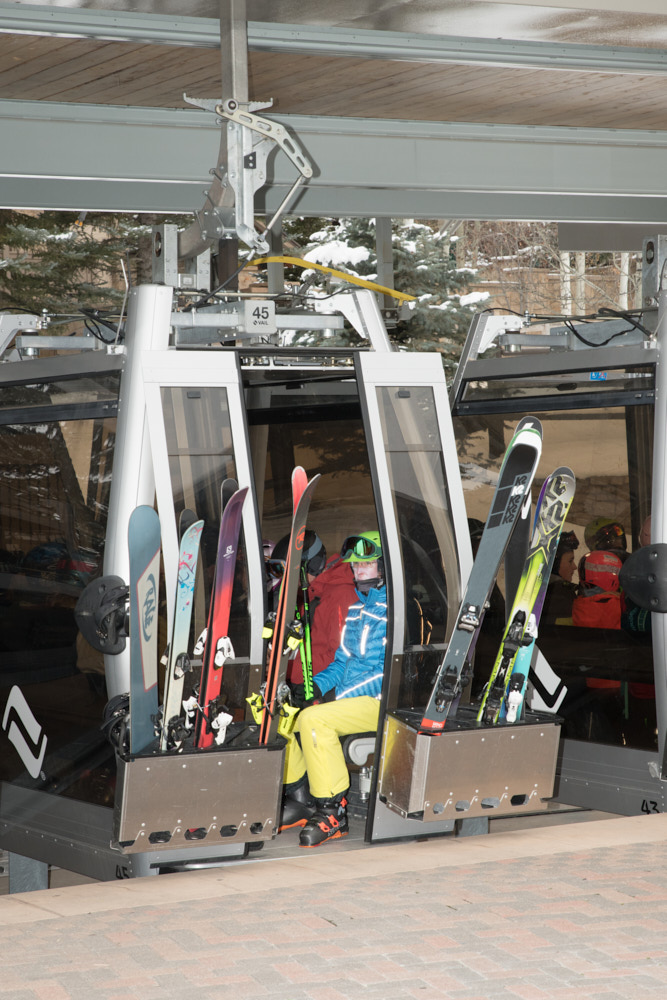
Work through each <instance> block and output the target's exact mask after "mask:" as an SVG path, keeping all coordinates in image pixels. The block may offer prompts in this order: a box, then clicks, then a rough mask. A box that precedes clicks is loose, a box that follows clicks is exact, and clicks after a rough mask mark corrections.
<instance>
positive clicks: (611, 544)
mask: <svg viewBox="0 0 667 1000" xmlns="http://www.w3.org/2000/svg"><path fill="white" fill-rule="evenodd" d="M584 541H585V543H586V545H587V546H588V548H589V549H590V550H591V552H594V551H596V550H599V549H606V550H608V549H616V550H618V549H620V550H621V551H623V552H625V551H626V549H627V547H628V543H627V541H626V538H625V529H624V527H623V525H622V524H620V522H619V521H615V520H614V519H613V518H612V517H596V518H595V520H593V521H591V522H590V523H589V524H587V525H586V527H585V528H584Z"/></svg>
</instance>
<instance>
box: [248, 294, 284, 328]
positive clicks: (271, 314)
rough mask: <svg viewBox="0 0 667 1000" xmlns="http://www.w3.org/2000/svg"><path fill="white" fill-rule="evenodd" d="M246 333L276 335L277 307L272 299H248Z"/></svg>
mask: <svg viewBox="0 0 667 1000" xmlns="http://www.w3.org/2000/svg"><path fill="white" fill-rule="evenodd" d="M244 307H245V317H244V319H245V330H246V333H276V332H277V330H278V327H277V326H276V306H275V302H273V301H272V300H271V299H261V300H260V299H246V301H245V302H244Z"/></svg>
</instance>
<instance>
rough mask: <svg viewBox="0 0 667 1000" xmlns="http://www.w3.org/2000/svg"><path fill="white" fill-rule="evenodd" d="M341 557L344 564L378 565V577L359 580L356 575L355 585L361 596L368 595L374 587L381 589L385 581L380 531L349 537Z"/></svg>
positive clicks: (343, 545)
mask: <svg viewBox="0 0 667 1000" xmlns="http://www.w3.org/2000/svg"><path fill="white" fill-rule="evenodd" d="M340 556H341V559H342V560H343V562H346V563H352V564H353V565H352V572H353V573H354V565H355V564H356V565H359V564H360V563H371V562H376V563H377V573H378V575H377V576H376V577H373V578H369V579H367V580H357V575H356V573H355V579H354V585H355V587H356V588H357V590H358V591H359V593H360V594H368V593H369V591H370V590H371V589H372V588H374V587H381V586H382V585H383V584H382V581H383V580H384V559H383V558H382V540H381V539H380V532H379V531H362V532H361V534H359V535H348V537H347V538H346V539H345V541H344V542H343V544H342V546H341V550H340Z"/></svg>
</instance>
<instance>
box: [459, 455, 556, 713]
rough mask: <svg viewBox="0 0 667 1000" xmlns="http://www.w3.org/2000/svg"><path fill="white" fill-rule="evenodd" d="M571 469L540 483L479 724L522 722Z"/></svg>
mask: <svg viewBox="0 0 667 1000" xmlns="http://www.w3.org/2000/svg"><path fill="white" fill-rule="evenodd" d="M574 487H575V479H574V473H573V472H572V470H571V469H569V468H567V467H565V466H562V467H561V468H558V469H556V470H555V472H553V473H552V474H551V475H550V476H548V477H547V479H546V480H545V481H544V484H543V486H542V490H541V491H540V496H539V499H538V502H537V509H536V512H535V522H534V527H533V536H532V539H531V544H530V549H529V550H528V555H527V557H526V562H525V564H524V569H523V573H522V574H521V579H520V581H519V586H518V587H517V592H516V597H515V599H514V603H513V605H512V610H511V612H510V616H509V621H508V623H507V626H506V628H505V633H504V635H503V639H502V641H501V644H500V648H499V650H498V655H497V657H496V661H495V663H494V665H493V669H492V670H491V675H490V677H489V680H488V683H487V685H486V687H485V689H484V693H483V695H482V700H481V703H480V707H479V711H478V714H477V721H478V722H485V723H486V724H487V725H493V724H495V723H497V722H502V721H504V722H507V723H514V722H516V721H517V719H519V718H520V717H521V711H522V708H523V701H524V697H525V691H526V683H527V681H528V671H529V669H530V661H531V659H532V654H533V649H534V647H535V639H536V638H537V627H538V624H539V620H540V614H541V613H542V607H543V606H544V601H545V598H546V593H547V586H548V584H549V576H550V574H551V568H552V566H553V562H554V559H555V556H556V549H557V548H558V539H559V538H560V533H561V531H562V528H563V524H564V523H565V518H566V517H567V513H568V511H569V509H570V505H571V503H572V498H573V496H574Z"/></svg>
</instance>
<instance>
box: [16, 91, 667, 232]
mask: <svg viewBox="0 0 667 1000" xmlns="http://www.w3.org/2000/svg"><path fill="white" fill-rule="evenodd" d="M272 118H273V119H274V120H275V121H277V122H279V123H280V124H282V125H284V126H285V127H286V128H288V129H289V130H291V131H292V133H293V134H294V135H296V136H297V137H298V139H299V141H300V143H301V144H302V145H303V146H304V148H305V149H306V151H307V153H308V155H309V156H310V157H311V158H312V160H313V161H314V162H315V164H316V168H317V171H316V176H315V177H314V178H313V179H312V181H311V182H310V183H309V184H308V186H307V187H306V188H305V190H304V192H303V194H302V196H301V198H300V200H299V201H298V202H297V203H296V205H295V206H294V208H293V210H292V214H295V213H298V214H303V215H339V214H344V215H357V216H365V217H369V216H391V217H421V218H469V219H474V218H477V219H490V218H495V219H506V218H517V219H518V218H521V219H549V220H563V221H589V222H605V221H607V222H636V223H643V222H649V223H650V222H655V223H658V222H666V221H667V184H666V183H665V177H667V132H647V131H639V130H638V131H632V130H622V129H576V128H554V127H533V126H516V125H511V126H510V125H507V126H506V125H471V124H462V123H458V122H453V123H440V122H412V121H385V120H382V119H359V118H354V119H348V118H325V119H321V118H314V117H308V116H284V115H280V116H279V115H275V116H272ZM0 127H1V129H2V136H3V156H2V162H1V163H0V206H1V207H5V208H11V207H22V208H73V209H79V210H81V209H95V208H97V209H105V210H109V211H141V210H143V211H154V212H169V211H174V212H183V211H194V210H197V209H199V208H201V205H202V200H203V191H204V189H205V188H206V186H207V183H208V174H207V171H208V168H209V167H210V166H212V165H213V164H214V163H215V162H216V156H217V152H218V145H219V136H220V133H219V126H218V125H217V124H216V119H215V116H214V115H209V114H207V113H206V112H202V111H197V110H194V109H193V110H191V111H190V110H167V109H162V108H157V109H156V108H124V107H109V106H97V105H82V104H57V103H54V102H47V101H41V102H40V101H25V102H21V101H0ZM272 170H273V175H272V176H271V177H270V178H269V181H270V186H269V187H268V188H267V189H266V191H265V195H264V200H263V202H262V200H261V197H260V202H259V203H258V206H257V208H258V212H261V211H263V210H267V211H272V210H274V209H275V208H276V207H277V205H278V204H279V203H280V201H281V200H282V198H283V197H284V195H285V193H286V191H287V189H288V188H289V187H290V186H291V184H292V182H293V180H294V176H295V170H294V167H293V166H292V164H291V163H290V162H289V161H288V159H287V158H286V157H285V156H282V155H280V154H278V155H277V156H276V157H275V158H274V160H273V166H272ZM260 196H261V192H260Z"/></svg>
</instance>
